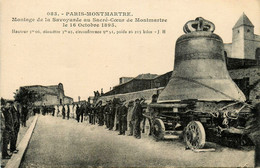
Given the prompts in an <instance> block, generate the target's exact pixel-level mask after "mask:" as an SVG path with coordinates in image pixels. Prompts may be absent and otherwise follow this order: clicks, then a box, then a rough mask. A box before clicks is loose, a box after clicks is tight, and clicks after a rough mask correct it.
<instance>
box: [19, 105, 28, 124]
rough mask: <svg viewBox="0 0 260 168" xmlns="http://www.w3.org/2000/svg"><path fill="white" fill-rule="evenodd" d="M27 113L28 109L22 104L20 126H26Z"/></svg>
mask: <svg viewBox="0 0 260 168" xmlns="http://www.w3.org/2000/svg"><path fill="white" fill-rule="evenodd" d="M27 115H28V109H27V106H26V105H25V104H23V105H22V112H21V119H22V126H24V127H26V120H27Z"/></svg>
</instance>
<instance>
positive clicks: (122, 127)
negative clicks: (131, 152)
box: [118, 103, 128, 135]
mask: <svg viewBox="0 0 260 168" xmlns="http://www.w3.org/2000/svg"><path fill="white" fill-rule="evenodd" d="M127 110H128V109H127V107H126V103H122V105H121V106H120V107H119V114H118V118H119V124H118V125H119V134H118V135H125V131H126V129H127Z"/></svg>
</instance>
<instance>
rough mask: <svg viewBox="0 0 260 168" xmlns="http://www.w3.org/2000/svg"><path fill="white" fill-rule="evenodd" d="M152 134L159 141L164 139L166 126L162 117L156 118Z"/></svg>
mask: <svg viewBox="0 0 260 168" xmlns="http://www.w3.org/2000/svg"><path fill="white" fill-rule="evenodd" d="M152 134H153V137H154V138H155V139H156V140H157V141H159V140H162V139H164V135H165V126H164V123H163V121H162V120H161V119H155V120H154V122H153V130H152Z"/></svg>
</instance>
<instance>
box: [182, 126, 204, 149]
mask: <svg viewBox="0 0 260 168" xmlns="http://www.w3.org/2000/svg"><path fill="white" fill-rule="evenodd" d="M184 141H185V142H186V145H187V147H189V148H190V149H200V148H203V147H204V145H205V141H206V133H205V130H204V127H203V125H202V124H201V122H199V121H191V122H190V123H189V124H188V125H187V127H186V128H185V131H184Z"/></svg>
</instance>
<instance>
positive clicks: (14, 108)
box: [10, 102, 20, 153]
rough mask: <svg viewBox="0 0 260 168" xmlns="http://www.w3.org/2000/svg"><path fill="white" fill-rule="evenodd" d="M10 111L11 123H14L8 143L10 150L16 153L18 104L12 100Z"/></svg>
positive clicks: (18, 117) (18, 124)
mask: <svg viewBox="0 0 260 168" xmlns="http://www.w3.org/2000/svg"><path fill="white" fill-rule="evenodd" d="M10 112H11V113H12V116H13V123H14V135H13V136H14V137H13V138H12V139H11V144H10V152H12V153H17V152H18V150H17V149H16V143H17V137H18V132H19V130H20V113H19V111H18V104H17V102H14V103H13V104H12V106H11V109H10Z"/></svg>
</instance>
